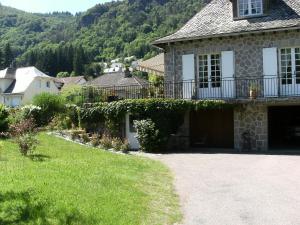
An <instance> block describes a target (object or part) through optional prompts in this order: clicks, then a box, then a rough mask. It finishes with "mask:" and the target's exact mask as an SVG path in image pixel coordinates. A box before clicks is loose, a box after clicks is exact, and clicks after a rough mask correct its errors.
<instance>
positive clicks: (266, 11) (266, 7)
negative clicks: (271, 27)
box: [263, 0, 272, 14]
mask: <svg viewBox="0 0 300 225" xmlns="http://www.w3.org/2000/svg"><path fill="white" fill-rule="evenodd" d="M271 1H272V0H263V13H264V14H269V11H270V4H271Z"/></svg>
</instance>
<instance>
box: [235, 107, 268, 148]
mask: <svg viewBox="0 0 300 225" xmlns="http://www.w3.org/2000/svg"><path fill="white" fill-rule="evenodd" d="M234 146H235V148H236V149H237V150H239V151H267V150H268V107H267V105H265V104H245V105H239V106H237V107H236V108H235V110H234Z"/></svg>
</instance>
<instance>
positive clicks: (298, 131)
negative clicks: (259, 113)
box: [268, 106, 300, 150]
mask: <svg viewBox="0 0 300 225" xmlns="http://www.w3.org/2000/svg"><path fill="white" fill-rule="evenodd" d="M268 117H269V146H270V148H271V149H274V150H276V149H280V150H283V149H295V150H296V149H297V150H300V106H282V107H269V115H268Z"/></svg>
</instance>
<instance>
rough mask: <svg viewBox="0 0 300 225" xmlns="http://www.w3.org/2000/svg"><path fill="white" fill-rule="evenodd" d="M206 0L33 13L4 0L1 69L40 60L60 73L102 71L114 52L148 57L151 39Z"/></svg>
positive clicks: (133, 1)
mask: <svg viewBox="0 0 300 225" xmlns="http://www.w3.org/2000/svg"><path fill="white" fill-rule="evenodd" d="M203 5H204V0H203V1H201V0H124V1H113V2H108V3H104V4H98V5H96V6H94V7H93V8H91V9H89V10H87V11H86V12H83V13H77V14H76V15H72V14H71V13H69V12H53V13H51V14H36V13H35V14H32V13H27V12H23V11H20V10H17V9H14V8H10V7H6V6H3V5H1V4H0V69H3V68H5V67H7V66H9V65H10V64H11V63H13V62H14V63H16V64H17V66H36V67H37V68H38V69H40V70H42V71H44V72H47V73H48V74H49V75H51V76H56V75H57V74H58V73H60V72H67V73H68V74H70V75H71V74H72V75H87V76H89V75H93V76H97V75H100V74H101V68H99V65H100V64H99V63H101V62H109V60H111V59H114V58H117V57H118V58H119V57H120V58H123V57H128V56H136V57H137V58H144V59H147V58H150V57H152V56H155V55H156V54H158V53H159V49H157V48H155V47H153V46H152V45H151V42H152V41H154V40H155V39H157V38H159V37H162V36H165V35H168V34H170V33H172V32H174V31H176V30H177V29H178V28H180V27H181V26H182V25H183V24H184V23H185V22H186V21H187V20H189V19H190V18H191V17H192V16H193V15H195V14H196V13H197V12H198V11H199V10H200V9H201V8H202V7H203Z"/></svg>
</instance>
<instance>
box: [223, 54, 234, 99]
mask: <svg viewBox="0 0 300 225" xmlns="http://www.w3.org/2000/svg"><path fill="white" fill-rule="evenodd" d="M221 63H222V97H224V98H233V97H234V96H235V82H234V70H235V65H234V64H235V61H234V52H233V51H224V52H222V60H221Z"/></svg>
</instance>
